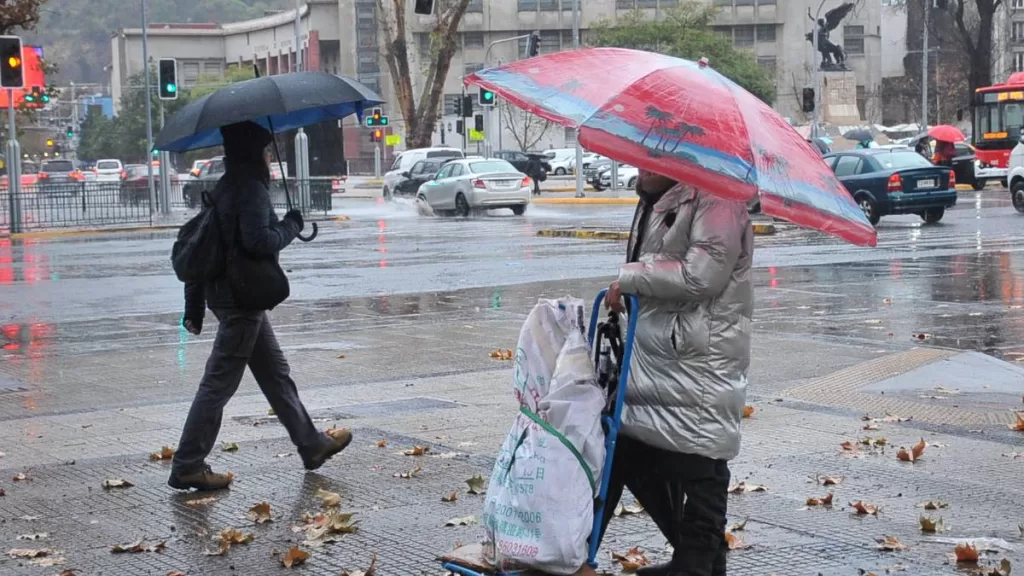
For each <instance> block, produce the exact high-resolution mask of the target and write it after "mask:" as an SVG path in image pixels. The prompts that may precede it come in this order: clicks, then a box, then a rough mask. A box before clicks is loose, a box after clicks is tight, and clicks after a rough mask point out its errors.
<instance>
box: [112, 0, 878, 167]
mask: <svg viewBox="0 0 1024 576" xmlns="http://www.w3.org/2000/svg"><path fill="white" fill-rule="evenodd" d="M710 1H711V2H713V3H714V4H715V5H716V6H717V7H718V8H719V9H720V10H721V12H720V15H719V17H718V20H717V22H716V29H717V30H718V31H719V32H720V33H722V34H724V35H726V36H728V37H729V38H731V39H732V42H733V44H734V45H735V46H737V47H739V48H742V49H746V50H750V51H751V52H753V54H754V55H755V56H756V58H757V61H758V62H759V63H760V64H761V65H762V66H764V67H765V68H767V69H768V70H771V71H772V72H773V74H774V77H775V80H776V83H777V86H778V98H777V101H776V103H775V107H776V109H777V110H778V111H779V112H780V113H782V115H783V116H787V117H790V118H793V119H794V120H802V119H803V115H802V113H801V112H800V101H799V96H800V92H801V89H802V88H803V87H804V86H809V85H811V79H812V69H813V65H814V64H815V63H816V62H817V61H818V56H817V55H816V54H813V53H812V52H813V49H812V47H811V44H810V43H809V42H807V41H806V40H805V39H804V34H805V33H807V32H808V31H810V30H811V28H812V22H811V20H810V19H809V18H808V13H809V11H810V10H817V9H818V2H815V1H813V0H794V1H786V2H779V1H778V0H710ZM678 3H679V0H586V2H583V1H580V2H579V4H580V6H581V12H580V27H581V30H582V34H581V37H582V41H583V42H584V43H585V41H586V38H587V37H588V30H589V29H591V28H592V27H593V26H594V25H595V24H596V23H597V22H599V21H609V20H610V21H614V19H615V18H616V17H617V16H618V15H621V14H624V13H626V12H628V11H632V10H634V9H641V10H643V11H644V12H645V13H646V14H648V15H649V16H650V17H651V18H658V17H659V16H660V15H661V14H662V11H663V10H665V9H667V8H670V7H672V6H675V5H677V4H678ZM839 4H840V0H827V2H826V3H825V4H824V5H823V8H822V11H821V14H822V15H823V14H824V13H825V12H826V11H827V10H829V9H831V8H834V7H835V6H838V5H839ZM408 5H409V8H408V10H409V12H408V14H407V25H408V28H409V29H408V32H409V34H410V48H411V49H410V54H412V55H413V57H414V58H413V59H414V61H415V63H412V64H411V68H412V69H413V70H414V74H416V77H414V79H413V82H414V85H415V88H416V89H417V90H419V89H420V88H421V83H422V78H421V77H420V76H421V75H420V74H418V73H416V72H418V71H419V70H421V69H424V68H425V66H422V65H421V64H422V60H424V59H426V58H429V50H430V36H429V33H430V30H431V22H432V17H428V16H419V15H416V14H414V13H413V12H412V10H413V3H412V2H409V3H408ZM812 5H813V7H812ZM571 9H572V0H487V1H484V0H472V1H471V2H470V4H469V9H468V11H467V13H466V14H465V16H464V17H463V22H462V25H461V28H460V30H461V38H460V45H459V50H458V52H457V53H456V55H455V57H454V58H453V60H452V66H451V72H450V74H449V77H448V80H447V82H446V85H445V96H446V97H445V106H444V108H445V109H444V117H443V120H442V125H443V127H444V130H445V140H446V142H448V143H451V142H453V141H459V138H460V137H458V136H457V135H456V134H455V133H454V130H452V131H450V132H449V131H448V128H449V125H451V126H452V127H454V124H455V120H456V118H455V117H454V116H453V114H452V112H453V111H454V109H453V108H454V99H455V97H456V96H457V95H459V94H461V93H462V76H463V75H464V74H467V73H470V72H473V71H476V70H479V69H480V68H483V67H485V66H492V65H496V64H498V63H499V62H508V61H510V60H513V59H516V58H518V57H519V55H521V54H523V53H524V51H525V42H526V40H525V38H524V39H520V40H519V41H512V42H505V43H501V44H498V45H496V46H495V47H494V48H493V49H492V50H491V51H490V53H489V54H487V47H488V46H489V45H490V44H491V43H493V42H495V41H498V40H502V39H509V38H512V37H514V36H521V35H525V34H529V33H530V32H531V31H533V30H537V31H539V33H540V40H541V42H540V50H541V52H542V53H545V52H552V51H557V50H564V49H568V48H571V47H572V46H573V35H572V11H571ZM881 14H882V10H881V5H880V4H879V3H876V2H868V3H866V4H864V3H862V4H858V8H857V9H856V10H855V11H854V13H853V14H852V15H851V16H850V17H849V18H847V20H846V21H845V22H843V24H842V26H841V28H840V29H838V30H836V31H834V32H833V33H832V40H833V41H834V42H837V43H840V44H841V45H842V46H843V47H844V48H845V49H846V52H847V55H848V63H849V65H850V67H851V68H852V70H853V71H854V73H853V74H852V75H846V76H844V82H847V83H849V82H851V81H852V83H853V84H855V93H856V104H857V108H858V109H859V111H860V115H861V117H862V118H864V119H866V120H872V121H877V119H878V118H877V116H878V115H879V112H878V108H879V107H878V105H877V102H878V95H879V91H880V87H881V79H882V75H883V70H882V57H881V55H882V46H881V42H880V38H881V20H882V17H881ZM299 16H300V18H299V19H300V34H299V37H300V38H299V42H300V44H301V49H302V51H303V54H304V55H305V56H304V58H303V60H304V61H305V62H306V63H307V64H308V66H306V68H307V69H313V70H322V71H326V72H331V73H335V74H342V75H346V76H351V77H354V78H357V79H359V80H360V81H361V82H363V83H364V84H367V85H368V86H370V87H371V88H374V89H376V90H378V92H380V93H381V95H382V96H383V97H384V98H385V99H387V100H389V102H390V101H392V100H393V97H392V89H391V79H390V78H389V76H388V72H387V65H386V63H385V62H384V57H383V53H382V52H381V50H380V45H381V38H379V34H380V29H381V26H380V24H379V23H378V21H377V14H376V9H375V0H306V3H305V4H304V5H303V6H302V8H301V9H300V14H299ZM294 20H295V12H294V11H287V12H281V13H278V14H272V15H269V16H266V17H264V18H259V19H256V20H250V21H246V22H238V23H232V24H221V25H217V24H203V25H182V24H152V25H151V26H150V31H149V37H150V42H149V44H150V45H149V53H150V57H151V58H152V59H154V60H155V59H158V58H162V57H173V58H177V59H178V66H179V70H178V73H179V82H180V83H181V84H182V85H184V86H186V87H187V86H190V85H193V84H195V83H197V82H200V81H203V82H206V81H210V79H212V78H216V77H217V76H219V75H221V74H223V73H224V71H225V70H226V68H227V67H229V66H252V65H253V63H256V65H257V66H259V67H260V69H261V70H262V71H263V72H264V73H269V74H273V73H277V72H286V71H289V70H293V69H294V66H295V52H296V46H295V29H294ZM111 42H112V48H113V62H112V66H111V86H112V92H113V96H114V99H115V101H116V100H118V99H119V98H120V96H121V94H122V93H123V91H124V90H126V89H138V87H131V86H128V79H129V78H131V77H132V76H133V75H135V74H138V73H139V72H140V71H141V70H142V56H141V54H142V47H141V30H140V29H121V30H118V31H116V32H115V33H114V34H113V37H112V40H111ZM485 55H487V56H488V58H487V61H485ZM712 66H714V63H713V62H712ZM387 109H388V110H390V111H391V114H390V117H391V119H392V126H393V129H394V131H395V132H396V133H399V134H400V133H401V128H402V125H401V122H402V120H401V118H400V115H399V114H398V113H397V106H395V105H394V102H391V105H389V106H387ZM494 116H495V117H496V116H498V114H495V115H494ZM493 120H494V121H496V118H494V119H493ZM826 120H827V118H826ZM349 124H350V125H351V124H352V122H350V123H349ZM491 127H492V128H494V126H493V122H492V126H491ZM513 128H514V126H513ZM345 132H346V133H345V150H346V155H347V156H348V157H349V158H350V159H351V160H352V161H353V162H354V163H358V167H359V168H361V169H365V167H366V164H365V162H366V160H367V158H372V147H371V144H370V143H369V141H368V140H369V139H368V137H367V134H366V133H365V131H363V132H361V131H359V130H346V131H345ZM436 140H437V141H438V142H440V140H441V133H440V131H439V132H438V135H437V138H436ZM501 140H502V146H503V147H505V148H510V147H515V139H514V137H513V134H512V133H511V130H510V129H509V128H508V127H506V128H505V129H504V130H503V131H502V137H501ZM571 140H572V134H571V132H570V131H565V130H562V129H561V128H554V129H549V130H547V131H545V133H544V134H543V136H542V137H541V138H539V139H538V140H537V142H536V143H535V145H534V146H533V147H534V148H539V149H543V148H548V147H559V146H563V145H567V144H571ZM493 145H494V146H495V147H497V143H493ZM356 167H357V166H356V165H353V169H356Z"/></svg>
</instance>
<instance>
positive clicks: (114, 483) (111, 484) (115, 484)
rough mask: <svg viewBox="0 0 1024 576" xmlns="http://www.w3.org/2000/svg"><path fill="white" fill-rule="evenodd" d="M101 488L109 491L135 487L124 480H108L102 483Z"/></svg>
mask: <svg viewBox="0 0 1024 576" xmlns="http://www.w3.org/2000/svg"><path fill="white" fill-rule="evenodd" d="M102 486H103V488H104V489H105V490H110V489H111V488H131V487H132V486H135V484H132V483H131V482H129V481H127V480H125V479H124V478H108V479H106V480H104V481H103V484H102Z"/></svg>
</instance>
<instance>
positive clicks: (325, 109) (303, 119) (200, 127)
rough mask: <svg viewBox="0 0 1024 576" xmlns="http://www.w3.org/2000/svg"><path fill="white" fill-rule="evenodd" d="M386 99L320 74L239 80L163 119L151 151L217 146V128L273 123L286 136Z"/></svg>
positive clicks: (352, 82)
mask: <svg viewBox="0 0 1024 576" xmlns="http://www.w3.org/2000/svg"><path fill="white" fill-rule="evenodd" d="M383 101H384V100H383V99H382V98H381V97H380V96H379V95H378V94H377V93H376V92H374V91H373V90H370V89H369V88H367V87H366V86H364V85H362V84H360V83H359V82H357V81H355V80H352V79H351V78H345V77H344V76H335V75H333V74H327V73H324V72H293V73H290V74H278V75H275V76H264V77H262V78H253V79H252V80H246V81H244V82H237V83H235V84H230V85H228V86H225V87H224V88H221V89H220V90H218V91H216V92H214V93H212V94H208V95H206V96H203V97H202V98H200V99H198V100H196V101H195V102H191V103H189V104H187V105H186V106H185V107H184V108H182V109H181V110H179V111H178V112H177V113H175V114H174V116H171V118H170V119H169V120H168V121H167V123H166V124H165V125H164V128H163V130H161V131H160V134H159V135H158V136H157V138H156V142H155V143H154V146H153V147H154V148H155V149H157V150H167V151H170V152H184V151H186V150H197V149H200V148H210V147H212V146H218V145H220V144H221V143H222V142H223V141H222V140H221V136H220V127H221V126H227V125H228V124H234V123H236V122H244V121H246V120H248V121H251V122H255V123H257V124H259V125H261V126H263V127H264V128H268V129H269V128H270V124H271V123H273V128H274V131H275V132H285V131H288V130H292V129H295V128H300V127H302V126H308V125H310V124H316V123H317V122H322V121H324V120H331V119H334V118H344V117H346V116H350V115H352V114H358V115H360V116H361V115H362V113H363V110H365V109H366V108H368V107H370V106H373V105H376V104H380V103H381V102H383Z"/></svg>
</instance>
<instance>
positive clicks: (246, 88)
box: [153, 66, 384, 242]
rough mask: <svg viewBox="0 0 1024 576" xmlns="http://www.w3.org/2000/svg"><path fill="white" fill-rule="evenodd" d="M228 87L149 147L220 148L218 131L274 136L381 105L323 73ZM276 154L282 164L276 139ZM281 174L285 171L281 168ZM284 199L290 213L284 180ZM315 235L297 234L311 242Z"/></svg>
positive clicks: (183, 115) (352, 84)
mask: <svg viewBox="0 0 1024 576" xmlns="http://www.w3.org/2000/svg"><path fill="white" fill-rule="evenodd" d="M253 69H254V70H255V72H256V76H257V77H256V78H253V79H252V80H245V81H244V82H238V83H236V84H230V85H228V86H226V87H224V88H221V89H220V90H218V91H216V92H214V93H213V94H208V95H206V96H203V97H202V98H200V99H199V100H196V101H195V102H191V103H189V104H187V105H186V106H185V107H184V108H182V109H181V110H179V111H178V112H177V113H175V114H174V116H171V119H170V120H169V121H168V122H167V123H166V124H165V125H164V128H163V130H161V131H160V134H159V135H158V136H157V138H156V142H155V143H154V145H153V148H155V149H157V150H166V151H170V152H185V151H187V150H198V149H200V148H211V147H213V146H219V145H220V144H222V143H223V142H224V141H223V138H222V137H221V134H220V128H221V127H222V126H227V125H229V124H236V123H238V122H246V121H248V122H255V123H256V124H259V125H260V126H263V127H264V128H266V129H268V130H269V131H270V132H271V133H272V134H276V133H277V132H286V131H288V130H293V129H295V128H301V127H302V126H309V125H310V124H316V123H317V122H322V121H324V120H331V119H335V118H345V117H346V116H351V115H352V114H357V115H359V116H362V114H363V111H364V110H365V109H366V108H368V107H369V106H373V105H375V104H380V103H381V102H383V101H384V100H383V99H381V97H380V96H379V95H378V94H377V93H376V92H374V91H373V90H370V89H369V88H367V87H366V86H363V85H362V84H360V83H359V82H357V81H355V80H352V79H351V78H346V77H344V76H335V75H333V74H327V73H324V72H293V73H291V74H278V75H275V76H264V77H259V75H260V71H259V68H257V67H256V66H253ZM273 142H274V155H275V156H277V159H278V162H279V163H282V160H281V152H280V151H279V150H278V149H277V139H276V138H275V139H274V141H273ZM281 173H282V174H284V167H283V166H282V167H281ZM284 197H285V201H286V202H287V205H288V209H289V210H291V209H292V196H291V193H290V192H289V190H288V180H287V179H284ZM316 235H317V225H316V223H315V222H314V223H313V233H312V234H310V235H309V236H302V235H301V234H300V235H299V239H300V240H302V241H304V242H309V241H311V240H312V239H313V238H316Z"/></svg>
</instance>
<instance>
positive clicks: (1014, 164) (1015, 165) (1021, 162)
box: [1006, 137, 1024, 214]
mask: <svg viewBox="0 0 1024 576" xmlns="http://www.w3.org/2000/svg"><path fill="white" fill-rule="evenodd" d="M1006 169H1007V171H1008V174H1007V178H1008V179H1009V182H1008V183H1009V185H1010V199H1011V200H1013V207H1014V209H1015V210H1017V212H1020V213H1022V214H1024V137H1022V138H1021V139H1020V141H1018V142H1017V145H1016V146H1015V147H1014V148H1013V150H1011V151H1010V159H1009V160H1008V161H1007V162H1006Z"/></svg>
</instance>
